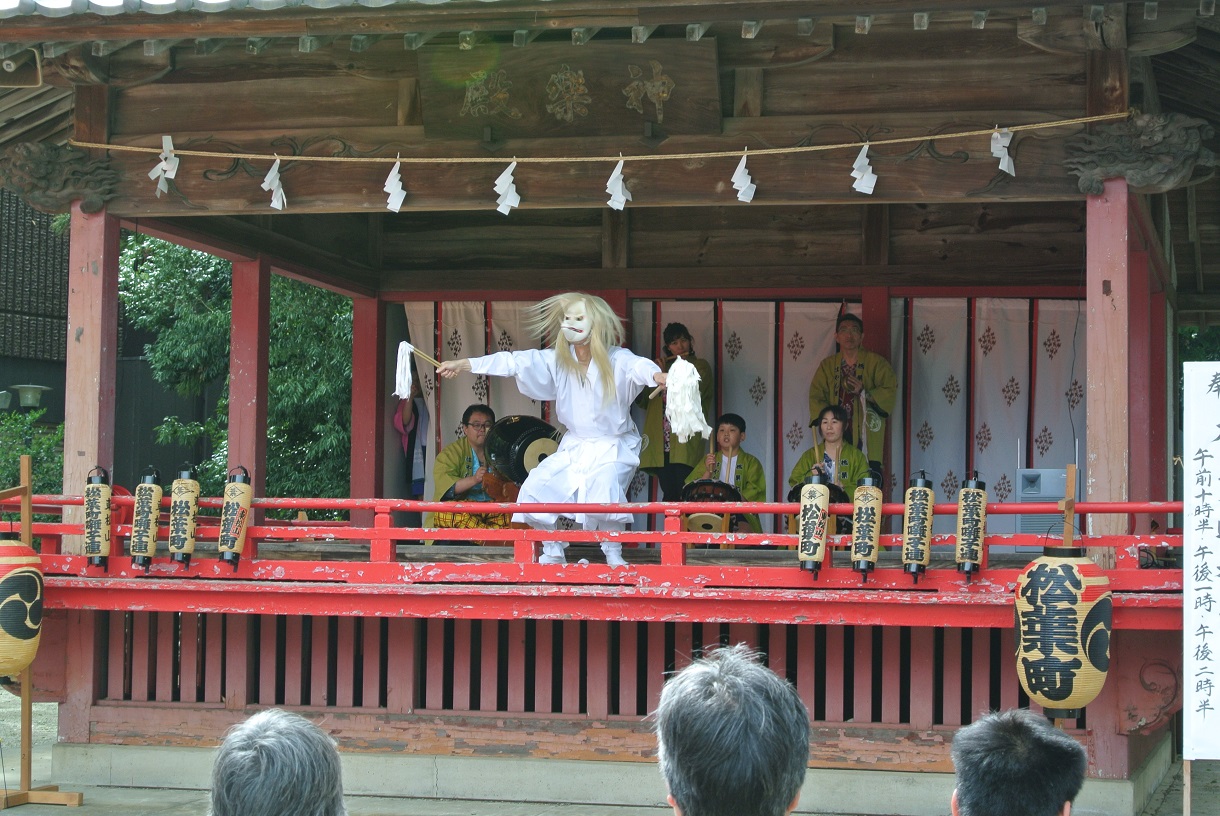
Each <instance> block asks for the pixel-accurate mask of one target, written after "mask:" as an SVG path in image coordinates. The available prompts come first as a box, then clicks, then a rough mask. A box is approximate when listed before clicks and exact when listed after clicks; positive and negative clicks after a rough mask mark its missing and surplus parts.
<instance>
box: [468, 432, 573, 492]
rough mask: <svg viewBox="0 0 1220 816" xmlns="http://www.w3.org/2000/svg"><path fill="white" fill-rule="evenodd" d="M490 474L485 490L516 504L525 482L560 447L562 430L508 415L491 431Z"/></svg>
mask: <svg viewBox="0 0 1220 816" xmlns="http://www.w3.org/2000/svg"><path fill="white" fill-rule="evenodd" d="M484 444H485V445H486V449H487V458H488V459H489V460H490V462H489V463H488V465H489V466H488V469H487V470H488V473H487V476H486V477H484V479H483V489H484V490H486V491H487V495H489V496H491V497H492V498H493V499H495V500H496V501H516V500H517V493H518V492H519V490H520V487H521V483H522V482H524V481H525V477H526V476H528V475H529V473H530V471H531V470H533V469H534V468H536V467H538V464H539V463H540V462H542V460H543V459H545V458H547V457H548V456H550V455H551V454H552V453H554V452H555V451H556V450H558V448H559V431H558V430H557V429H556V428H555V427H554V426H552V425H548V424H547V423H545V422H543V421H542V420H541V419H538V417H532V416H525V415H514V416H507V417H504V418H503V419H500V420H498V421H497V422H496V424H495V425H492V426H491V430H489V431H488V432H487V441H486V443H484Z"/></svg>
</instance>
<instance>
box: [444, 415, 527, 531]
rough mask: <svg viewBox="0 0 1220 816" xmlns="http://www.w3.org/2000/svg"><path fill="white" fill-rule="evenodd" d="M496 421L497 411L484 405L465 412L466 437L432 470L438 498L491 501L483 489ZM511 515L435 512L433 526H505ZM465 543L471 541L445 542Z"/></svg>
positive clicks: (446, 450) (450, 446)
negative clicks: (489, 447) (489, 443)
mask: <svg viewBox="0 0 1220 816" xmlns="http://www.w3.org/2000/svg"><path fill="white" fill-rule="evenodd" d="M495 423H496V413H495V411H493V410H491V408H490V407H488V406H486V405H483V404H475V405H471V406H469V407H468V408H467V409H466V410H465V412H463V414H462V437H461V438H460V439H457V440H455V441H453V442H450V443H449V444H448V445H446V446H445V447H444V448H442V449H441V451H440V453H438V454H437V455H436V465H435V467H434V468H433V470H432V478H433V481H435V482H436V494H435V500H436V501H462V502H490V501H493V499H492V498H491V496H489V495H487V491H485V490H484V489H483V477H484V476H486V475H487V470H488V467H487V463H488V459H487V449H486V443H487V432H488V431H490V430H491V426H492V425H494V424H495ZM508 524H509V516H508V515H506V514H504V513H469V512H462V513H456V512H454V513H450V512H438V513H433V514H432V518H431V519H430V520H428V522H427V526H429V527H452V528H457V529H461V530H471V529H476V528H482V529H488V528H490V529H496V530H499V529H504V528H506V527H508ZM443 543H453V544H463V543H467V542H462V541H454V542H448V541H446V542H443ZM470 543H473V544H484V543H487V544H506V543H508V542H505V541H488V542H483V541H474V542H470Z"/></svg>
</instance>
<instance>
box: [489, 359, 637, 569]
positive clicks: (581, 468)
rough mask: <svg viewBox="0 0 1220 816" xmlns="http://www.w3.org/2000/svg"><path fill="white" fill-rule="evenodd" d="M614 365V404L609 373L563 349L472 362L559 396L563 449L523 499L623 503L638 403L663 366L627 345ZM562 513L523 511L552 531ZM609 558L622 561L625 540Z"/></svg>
mask: <svg viewBox="0 0 1220 816" xmlns="http://www.w3.org/2000/svg"><path fill="white" fill-rule="evenodd" d="M608 352H609V357H610V365H611V366H612V367H613V370H614V387H615V396H614V399H612V400H610V401H609V402H606V401H605V399H604V393H603V388H602V384H601V374H600V372H599V371H598V369H597V363H596V362H590V363H589V368H588V369H587V371H586V372H585V376H584V377H581V376H580V375H578V374H576V373H574V372H572V371H570V370H568V369H566V368H560V367H559V366H558V365H557V364H556V359H555V354H556V351H555V349H549V348H548V349H541V350H527V351H502V352H498V353H496V354H490V355H488V356H486V357H474V358H471V360H470V370H471V371H472V372H473V373H475V374H489V375H492V376H496V377H513V378H514V379H515V380H516V381H517V387H518V388H519V389H520V390H521V393H522V394H524V395H525V396H527V397H530V398H531V399H536V400H554V401H555V416H556V418H557V419H558V420H559V422H560V423H562V424H563V425H564V426H565V427H566V428H567V432H566V433H565V434H564V435H563V439H562V440H561V441H560V443H559V449H558V450H557V451H555V453H553V454H552V455H550V456H548V457H547V458H546V459H543V460H542V461H541V462H540V463H538V465H537V467H535V468H534V469H533V470H531V471H530V473H529V476H527V477H526V479H525V484H523V485H522V486H521V494H520V496H519V497H518V499H517V501H518V502H521V503H528V502H544V503H556V502H580V503H602V502H609V503H622V502H625V501H627V487H628V485H629V484H630V483H631V477H632V476H634V475H635V471H636V468H638V467H639V464H640V448H641V446H642V443H641V440H640V433H639V431H638V430H637V429H636V426H635V422H634V421H633V420H632V419H631V403H632V401H633V400H634V399H635V398H636V396H637V395H639V393H640V391H642V390H643V389H644V388H645V387H651V386H653V385H655V384H656V383H655V381H654V379H653V375H654V374H656V373H658V372H659V371H660V370H661V369H660V368H658V367H657V364H656V363H654V362H653V361H652V360H648V359H646V358H644V357H637V356H636V355H635V354H632V353H631V352H630V351H628V350H627V349H624V348H621V347H618V346H612V347H611V348H609V349H608ZM556 519H557V515H556V514H555V513H518V514H516V515H514V516H513V521H523V522H525V523H527V524H529V525H531V526H533V527H537V528H539V529H545V530H553V529H555V524H556ZM630 521H631V514H629V513H579V514H577V515H576V522H577V523H578V524H580V525H581V526H582V527H583V528H584V529H586V530H622V529H624V528H625V527H626V525H627V523H628V522H630ZM564 546H566V545H565V544H562V543H560V542H552V541H548V542H546V543H545V545H544V547H543V550H544V553H546V554H547V555H550V556H552V557H562V554H563V547H564ZM602 550H603V551H604V552H606V555H607V560H608V561H609V560H610V554H611V551H613V552H614V553H615V556H616V559H615V560H618V559H620V558H621V556H619V555H618V551H619V550H621V545H619V544H618V543H617V542H607V543H603V544H602Z"/></svg>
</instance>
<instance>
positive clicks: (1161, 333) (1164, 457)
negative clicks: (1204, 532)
mask: <svg viewBox="0 0 1220 816" xmlns="http://www.w3.org/2000/svg"><path fill="white" fill-rule="evenodd" d="M1148 300H1149V310H1148V341H1149V344H1150V345H1151V347H1152V352H1151V353H1150V354H1149V355H1148V359H1149V373H1148V395H1149V399H1150V404H1149V412H1148V415H1149V423H1148V450H1149V452H1150V457H1151V458H1150V459H1149V463H1148V464H1149V471H1150V472H1151V481H1150V482H1149V487H1150V488H1151V490H1152V498H1153V499H1171V498H1173V494H1172V493H1171V492H1170V487H1169V436H1168V435H1169V377H1168V372H1169V370H1170V360H1169V356H1168V355H1169V352H1168V343H1169V331H1168V326H1167V312H1166V305H1165V293H1164V292H1163V291H1161V292H1153V293H1152V295H1151V297H1149V299H1148ZM1152 520H1155V521H1156V522H1157V524H1158V525H1159V527H1160V529H1161V530H1162V531H1164V530H1165V528H1166V527H1167V526H1168V523H1169V519H1168V516H1167V515H1166V514H1164V513H1162V514H1160V515H1156V516H1152V517H1150V521H1152Z"/></svg>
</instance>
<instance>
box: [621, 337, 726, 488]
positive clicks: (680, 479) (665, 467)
mask: <svg viewBox="0 0 1220 816" xmlns="http://www.w3.org/2000/svg"><path fill="white" fill-rule="evenodd" d="M661 337H662V338H663V339H664V341H665V356H663V357H661V358H660V359H658V360H657V365H659V366H661V370H662V371H666V372H668V371H669V368H670V366H672V365H673V363H674V361H675V360H678V359H683V360H686V362H688V363H690V364H691V365H693V366H694V367H695V370H696V371H697V372H699V401H700V403H701V404H702V406H703V419H704V421H705V422H706V421H707V420H709V419H711V417H712V400H713V399H714V397H715V393H716V389H715V383H714V382H713V381H712V366H711V364H710V363H708V361H707V360H701V359H699V358H698V357H696V356H695V349H694V346H693V345H692V341H691V336H690V331H689V330H688V329H687V328H686V326H684V325H683V324H681V323H670V324H669V325H667V326H666V327H665V331H664V332H663V333H662V334H661ZM666 397H667V395H665V394H663V395H661V396H660V397H658V398H656V399H652V400H649V399H648V398H647V397H646V396H642V397H641V398H640V399H639V400H637V401H636V402H637V404H641V403H642V404H643V407H644V408H646V409H647V412H648V413H647V414H646V415H645V417H644V451H643V452H642V453H641V454H640V467H641V468H643V469H644V470H645V471H647V472H648V473H649V474H651V475H653V476H656V477H657V481H658V482H660V484H661V498H662V499H663V500H664V501H679V500H680V499H681V498H682V485H683V484H684V483H685V482H686V477H687V476H689V475H690V473H691V470H692V469H695V468H698V467H699V464H700V463H701V462H702V461H703V458H704V456H706V455H707V443H705V442H704V441H703V439H702V438H701V437H695V436H692V437H691V438H690V439H688V440H687V441H685V442H679V441H678V437H677V436H676V435H674V434H672V433H670V427H669V420H667V419H666V418H665V399H666ZM726 481H727V480H726Z"/></svg>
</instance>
